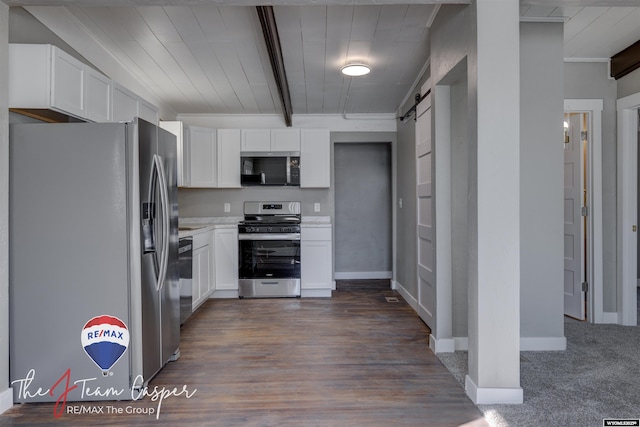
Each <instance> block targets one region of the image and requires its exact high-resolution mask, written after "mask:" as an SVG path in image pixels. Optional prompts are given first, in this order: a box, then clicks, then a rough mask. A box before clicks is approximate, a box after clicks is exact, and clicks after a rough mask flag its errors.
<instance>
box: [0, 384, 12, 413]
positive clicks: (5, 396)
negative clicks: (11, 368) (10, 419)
mask: <svg viewBox="0 0 640 427" xmlns="http://www.w3.org/2000/svg"><path fill="white" fill-rule="evenodd" d="M12 407H13V389H12V388H11V387H9V388H8V389H6V390H5V391H3V392H2V393H0V414H2V413H3V412H6V411H8V410H9V409H11V408H12Z"/></svg>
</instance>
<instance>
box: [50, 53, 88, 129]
mask: <svg viewBox="0 0 640 427" xmlns="http://www.w3.org/2000/svg"><path fill="white" fill-rule="evenodd" d="M51 61H52V67H51V69H52V72H51V106H52V107H54V108H56V109H58V110H61V111H64V112H67V113H70V114H72V115H74V116H78V117H85V114H86V107H85V93H84V88H85V80H84V79H85V66H84V64H82V63H81V62H80V61H78V60H77V59H75V58H74V57H72V56H71V55H69V54H67V53H66V52H64V51H62V50H60V49H58V48H56V47H53V51H52V57H51Z"/></svg>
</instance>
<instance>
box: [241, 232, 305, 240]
mask: <svg viewBox="0 0 640 427" xmlns="http://www.w3.org/2000/svg"><path fill="white" fill-rule="evenodd" d="M238 240H300V233H264V234H263V233H256V234H251V233H246V234H245V233H240V234H238Z"/></svg>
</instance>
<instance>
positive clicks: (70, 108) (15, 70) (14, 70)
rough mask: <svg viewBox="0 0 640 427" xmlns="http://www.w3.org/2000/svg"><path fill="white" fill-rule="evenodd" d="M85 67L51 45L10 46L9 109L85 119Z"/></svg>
mask: <svg viewBox="0 0 640 427" xmlns="http://www.w3.org/2000/svg"><path fill="white" fill-rule="evenodd" d="M85 67H86V66H85V65H84V64H83V63H81V62H80V61H78V60H77V59H75V58H73V57H72V56H71V55H68V54H67V53H65V52H63V51H62V50H60V49H58V48H57V47H55V46H52V45H49V44H10V45H9V108H18V109H51V110H55V111H58V112H61V113H64V114H68V115H71V116H75V117H78V118H86V117H85V116H86V106H85Z"/></svg>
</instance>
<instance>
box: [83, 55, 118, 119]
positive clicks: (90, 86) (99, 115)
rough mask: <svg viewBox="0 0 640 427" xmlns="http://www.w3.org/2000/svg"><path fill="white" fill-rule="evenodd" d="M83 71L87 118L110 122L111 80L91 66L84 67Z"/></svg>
mask: <svg viewBox="0 0 640 427" xmlns="http://www.w3.org/2000/svg"><path fill="white" fill-rule="evenodd" d="M85 71H86V74H85V78H86V81H87V85H86V88H87V89H86V91H85V95H86V98H85V99H86V106H87V114H86V116H87V119H89V120H91V121H92V122H98V123H100V122H110V121H111V96H112V91H113V88H112V85H113V82H112V81H111V79H110V78H108V77H107V76H104V75H102V74H100V73H99V72H97V71H96V70H94V69H92V68H89V67H86V68H85Z"/></svg>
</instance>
